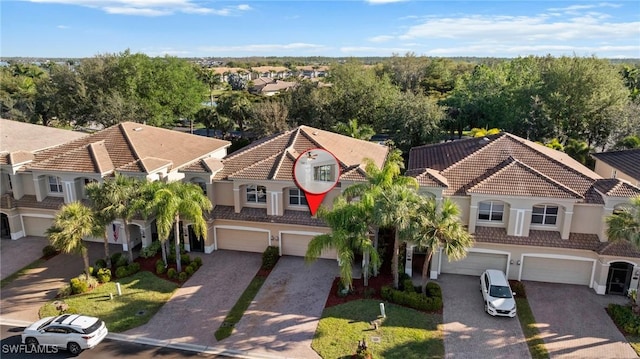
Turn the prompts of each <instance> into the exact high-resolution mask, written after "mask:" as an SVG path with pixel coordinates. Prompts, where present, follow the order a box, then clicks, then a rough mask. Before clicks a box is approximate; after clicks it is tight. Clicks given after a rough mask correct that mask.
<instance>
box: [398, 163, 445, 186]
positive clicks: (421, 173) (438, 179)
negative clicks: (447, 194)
mask: <svg viewBox="0 0 640 359" xmlns="http://www.w3.org/2000/svg"><path fill="white" fill-rule="evenodd" d="M405 175H406V176H410V177H415V178H416V180H418V184H419V185H420V186H426V187H445V188H446V187H449V185H448V184H447V183H448V181H447V179H446V178H444V177H443V176H441V175H440V173H438V171H436V170H433V169H431V168H414V169H411V170H407V172H405Z"/></svg>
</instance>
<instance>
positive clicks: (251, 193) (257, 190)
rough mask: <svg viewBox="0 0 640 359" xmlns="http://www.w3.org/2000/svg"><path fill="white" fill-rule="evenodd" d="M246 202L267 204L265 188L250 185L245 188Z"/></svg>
mask: <svg viewBox="0 0 640 359" xmlns="http://www.w3.org/2000/svg"><path fill="white" fill-rule="evenodd" d="M247 202H249V203H267V187H265V186H258V185H255V184H250V185H248V186H247Z"/></svg>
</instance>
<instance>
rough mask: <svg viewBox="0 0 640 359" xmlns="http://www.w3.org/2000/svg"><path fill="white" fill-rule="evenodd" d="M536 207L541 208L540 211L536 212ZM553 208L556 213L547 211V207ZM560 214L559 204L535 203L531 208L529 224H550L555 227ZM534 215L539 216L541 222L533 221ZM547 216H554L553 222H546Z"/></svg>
mask: <svg viewBox="0 0 640 359" xmlns="http://www.w3.org/2000/svg"><path fill="white" fill-rule="evenodd" d="M536 208H542V213H536V212H535V210H536ZM552 208H555V210H556V213H548V211H549V209H552ZM559 215H560V206H557V205H553V204H540V205H535V206H533V208H532V209H531V225H533V226H551V227H555V226H557V225H558V217H559ZM534 217H540V218H541V222H540V223H539V222H534V220H533V219H534ZM547 218H554V219H555V220H554V223H547Z"/></svg>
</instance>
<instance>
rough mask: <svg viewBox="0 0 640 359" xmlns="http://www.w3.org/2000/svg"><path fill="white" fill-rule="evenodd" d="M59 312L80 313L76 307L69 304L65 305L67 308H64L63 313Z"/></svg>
mask: <svg viewBox="0 0 640 359" xmlns="http://www.w3.org/2000/svg"><path fill="white" fill-rule="evenodd" d="M61 314H80V311H79V310H78V308H76V307H71V306H69V307H67V310H65V311H64V313H61Z"/></svg>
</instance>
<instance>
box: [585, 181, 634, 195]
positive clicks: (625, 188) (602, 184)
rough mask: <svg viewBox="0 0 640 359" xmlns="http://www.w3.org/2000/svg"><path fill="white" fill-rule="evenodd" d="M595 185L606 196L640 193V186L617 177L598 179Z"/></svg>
mask: <svg viewBox="0 0 640 359" xmlns="http://www.w3.org/2000/svg"><path fill="white" fill-rule="evenodd" d="M593 187H594V188H595V189H596V190H598V191H599V192H600V193H602V194H603V195H605V196H609V197H625V198H628V197H635V196H638V195H640V188H638V187H635V186H633V185H631V184H629V183H627V182H626V181H622V180H620V179H617V178H604V179H600V180H597V181H596V183H595V184H594V185H593Z"/></svg>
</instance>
